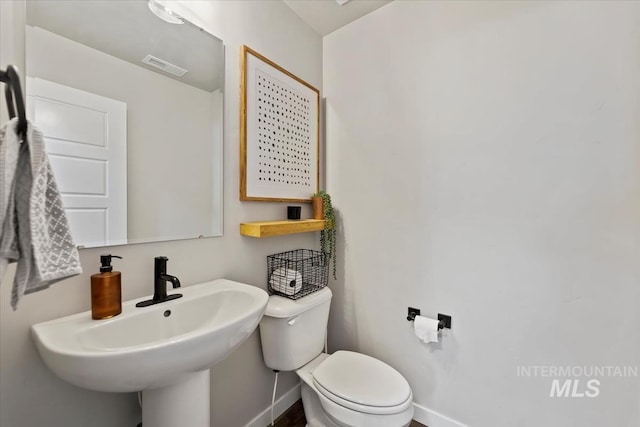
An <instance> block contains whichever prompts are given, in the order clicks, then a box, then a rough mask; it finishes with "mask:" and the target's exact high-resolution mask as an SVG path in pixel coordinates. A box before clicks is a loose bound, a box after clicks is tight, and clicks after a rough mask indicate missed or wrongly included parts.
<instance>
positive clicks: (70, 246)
mask: <svg viewBox="0 0 640 427" xmlns="http://www.w3.org/2000/svg"><path fill="white" fill-rule="evenodd" d="M17 123H18V120H17V119H12V120H10V121H9V122H8V123H7V124H5V125H4V126H3V127H2V128H1V129H0V229H1V230H2V235H0V280H1V279H2V277H3V276H4V273H5V270H6V265H7V263H12V262H17V263H18V265H17V269H16V276H15V280H14V282H13V289H12V291H11V306H12V307H13V309H14V310H15V309H16V307H17V305H18V301H19V300H20V298H21V297H22V296H23V295H25V294H29V293H32V292H36V291H39V290H42V289H46V288H48V287H49V285H51V284H53V283H56V282H58V281H60V280H63V279H66V278H69V277H71V276H75V275H77V274H80V273H82V267H81V266H80V257H79V255H78V250H77V249H76V245H75V244H74V242H73V239H72V238H71V233H70V231H69V224H68V222H67V218H66V215H65V212H64V207H63V205H62V198H61V197H60V194H59V193H58V187H57V186H56V183H55V180H54V177H53V172H52V170H51V166H50V164H49V159H48V158H47V155H46V153H45V151H44V140H43V138H42V133H41V132H40V131H39V130H38V129H37V128H35V127H34V126H33V125H32V124H31V123H28V126H27V137H26V139H25V141H24V142H22V143H21V141H20V139H19V137H18V135H17V133H16V126H17Z"/></svg>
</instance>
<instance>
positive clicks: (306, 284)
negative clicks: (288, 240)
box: [267, 249, 329, 299]
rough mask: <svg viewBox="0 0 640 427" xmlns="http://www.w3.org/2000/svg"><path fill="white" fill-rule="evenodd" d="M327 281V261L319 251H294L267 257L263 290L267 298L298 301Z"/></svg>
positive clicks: (323, 285) (322, 286) (321, 286)
mask: <svg viewBox="0 0 640 427" xmlns="http://www.w3.org/2000/svg"><path fill="white" fill-rule="evenodd" d="M328 281H329V257H328V256H327V254H325V253H324V252H321V251H314V250H311V249H296V250H293V251H288V252H282V253H279V254H274V255H269V256H267V288H268V290H269V293H270V294H271V295H280V296H283V297H287V298H291V299H298V298H302V297H303V296H306V295H309V294H310V293H313V292H315V291H318V290H320V289H322V288H324V287H325V286H327V283H328Z"/></svg>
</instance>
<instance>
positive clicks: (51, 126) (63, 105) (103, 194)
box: [27, 77, 127, 247]
mask: <svg viewBox="0 0 640 427" xmlns="http://www.w3.org/2000/svg"><path fill="white" fill-rule="evenodd" d="M27 98H28V114H29V119H30V120H31V121H32V122H33V123H35V125H36V126H37V127H38V128H39V129H40V130H41V131H42V133H43V134H44V138H45V147H46V151H47V154H48V156H49V160H50V162H51V166H52V168H53V172H54V174H55V176H56V181H57V183H58V188H59V190H60V194H61V195H62V200H63V203H64V206H65V210H66V213H67V218H68V219H69V225H70V227H71V234H72V235H73V238H74V240H75V242H76V244H77V245H79V246H87V247H90V246H107V245H120V244H125V243H127V104H126V103H124V102H121V101H116V100H114V99H110V98H105V97H104V96H100V95H95V94H93V93H89V92H85V91H82V90H78V89H75V88H72V87H68V86H64V85H61V84H58V83H54V82H50V81H48V80H44V79H40V78H31V77H28V78H27Z"/></svg>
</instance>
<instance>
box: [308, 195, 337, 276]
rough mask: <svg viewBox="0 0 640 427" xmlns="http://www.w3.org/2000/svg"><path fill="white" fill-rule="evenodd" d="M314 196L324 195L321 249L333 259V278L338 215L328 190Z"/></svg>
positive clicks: (334, 274)
mask: <svg viewBox="0 0 640 427" xmlns="http://www.w3.org/2000/svg"><path fill="white" fill-rule="evenodd" d="M313 196H314V197H322V207H323V209H324V230H322V231H321V232H320V250H322V252H324V253H325V254H327V256H328V257H329V260H332V262H333V263H332V266H333V278H334V279H337V274H336V270H337V268H336V216H335V212H334V211H333V205H332V204H331V196H330V195H329V194H328V193H327V192H326V191H318V192H317V193H315V194H314V195H313Z"/></svg>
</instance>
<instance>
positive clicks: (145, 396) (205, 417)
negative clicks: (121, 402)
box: [142, 369, 210, 427]
mask: <svg viewBox="0 0 640 427" xmlns="http://www.w3.org/2000/svg"><path fill="white" fill-rule="evenodd" d="M209 389H210V382H209V370H208V369H207V370H205V371H199V372H193V373H188V374H185V375H184V376H183V377H182V379H181V380H180V381H178V382H177V383H174V384H171V385H168V386H165V387H161V388H155V389H149V390H143V391H142V426H143V427H176V426H189V427H209V417H210V412H209V405H210V400H209Z"/></svg>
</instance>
